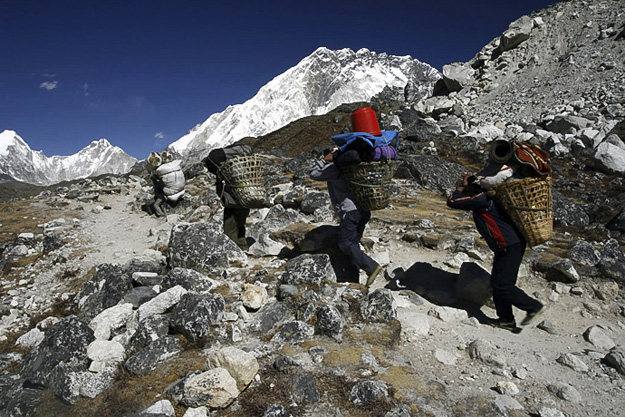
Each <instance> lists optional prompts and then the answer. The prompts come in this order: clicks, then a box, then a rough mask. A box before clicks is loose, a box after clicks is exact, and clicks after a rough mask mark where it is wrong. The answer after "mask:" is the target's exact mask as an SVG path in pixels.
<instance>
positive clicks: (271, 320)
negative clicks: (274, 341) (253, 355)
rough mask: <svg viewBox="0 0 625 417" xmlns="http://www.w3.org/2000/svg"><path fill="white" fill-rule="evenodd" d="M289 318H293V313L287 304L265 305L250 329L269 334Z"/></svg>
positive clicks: (255, 317)
mask: <svg viewBox="0 0 625 417" xmlns="http://www.w3.org/2000/svg"><path fill="white" fill-rule="evenodd" d="M289 317H291V313H290V312H289V309H288V307H287V305H286V304H285V303H280V302H277V303H270V304H265V305H264V306H263V307H262V308H261V309H260V310H259V311H258V313H257V314H256V315H255V316H254V319H253V320H252V322H251V323H250V325H249V328H250V330H252V331H255V332H259V333H261V334H267V333H268V332H270V331H271V330H273V329H274V328H275V327H276V326H278V324H280V323H283V322H284V321H286V320H287V319H288V318H289Z"/></svg>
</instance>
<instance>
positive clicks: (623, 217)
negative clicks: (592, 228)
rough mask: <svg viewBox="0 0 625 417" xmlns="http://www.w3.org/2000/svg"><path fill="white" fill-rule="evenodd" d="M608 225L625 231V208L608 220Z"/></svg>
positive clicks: (612, 228)
mask: <svg viewBox="0 0 625 417" xmlns="http://www.w3.org/2000/svg"><path fill="white" fill-rule="evenodd" d="M606 227H607V228H608V229H610V230H614V231H618V232H620V233H625V210H621V211H620V212H619V213H618V214H617V215H616V217H614V218H613V219H611V220H610V221H609V222H608V224H607V225H606Z"/></svg>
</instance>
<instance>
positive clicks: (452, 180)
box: [400, 155, 467, 192]
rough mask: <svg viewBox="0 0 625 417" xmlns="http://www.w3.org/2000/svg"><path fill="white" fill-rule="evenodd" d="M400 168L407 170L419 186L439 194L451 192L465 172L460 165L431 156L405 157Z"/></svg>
mask: <svg viewBox="0 0 625 417" xmlns="http://www.w3.org/2000/svg"><path fill="white" fill-rule="evenodd" d="M402 167H404V168H407V169H408V171H409V172H410V173H411V175H412V177H413V178H414V179H415V180H416V181H417V182H418V183H419V184H420V185H422V186H423V187H425V188H426V189H428V190H432V191H439V192H451V191H453V190H454V189H455V184H456V181H457V180H458V178H460V177H461V176H462V175H463V174H465V173H466V172H467V171H466V168H464V167H463V166H462V165H459V164H455V163H451V162H446V161H444V160H442V159H440V158H439V157H436V156H433V155H411V156H407V157H406V158H404V159H403V163H402ZM400 168H401V167H400Z"/></svg>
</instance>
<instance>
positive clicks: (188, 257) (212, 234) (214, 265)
mask: <svg viewBox="0 0 625 417" xmlns="http://www.w3.org/2000/svg"><path fill="white" fill-rule="evenodd" d="M169 255H170V264H171V266H172V267H173V268H175V267H180V268H189V269H195V270H196V271H200V272H204V273H211V272H213V271H216V270H218V269H220V268H225V267H227V266H229V265H230V264H231V263H233V262H236V261H245V260H246V259H247V257H246V255H245V253H244V252H243V251H242V250H241V249H240V248H239V247H238V246H237V245H236V244H235V243H234V242H233V241H232V240H231V239H230V238H229V237H228V236H226V235H225V234H224V232H223V226H222V225H221V224H219V223H215V222H212V223H193V224H190V223H181V224H177V225H175V226H174V227H173V228H172V231H171V236H170V238H169Z"/></svg>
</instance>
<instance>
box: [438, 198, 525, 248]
mask: <svg viewBox="0 0 625 417" xmlns="http://www.w3.org/2000/svg"><path fill="white" fill-rule="evenodd" d="M447 205H448V206H449V207H451V208H455V209H461V210H471V211H473V221H475V226H476V227H477V231H478V232H479V234H480V235H481V236H482V237H483V238H484V240H486V243H487V244H488V246H489V247H490V248H491V249H492V250H493V251H496V250H498V249H502V248H507V247H508V246H512V245H515V244H517V243H520V242H524V239H523V237H522V236H521V234H520V233H519V231H518V230H517V228H516V227H515V226H514V224H513V223H512V219H511V218H510V216H508V214H507V213H506V212H505V211H504V209H503V208H502V207H501V206H500V205H499V204H497V203H496V202H495V200H493V199H491V198H489V197H488V196H487V195H486V194H485V193H484V192H478V193H477V194H473V195H465V194H463V192H462V191H460V190H456V191H454V192H453V193H452V194H451V195H450V196H449V198H448V199H447Z"/></svg>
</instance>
